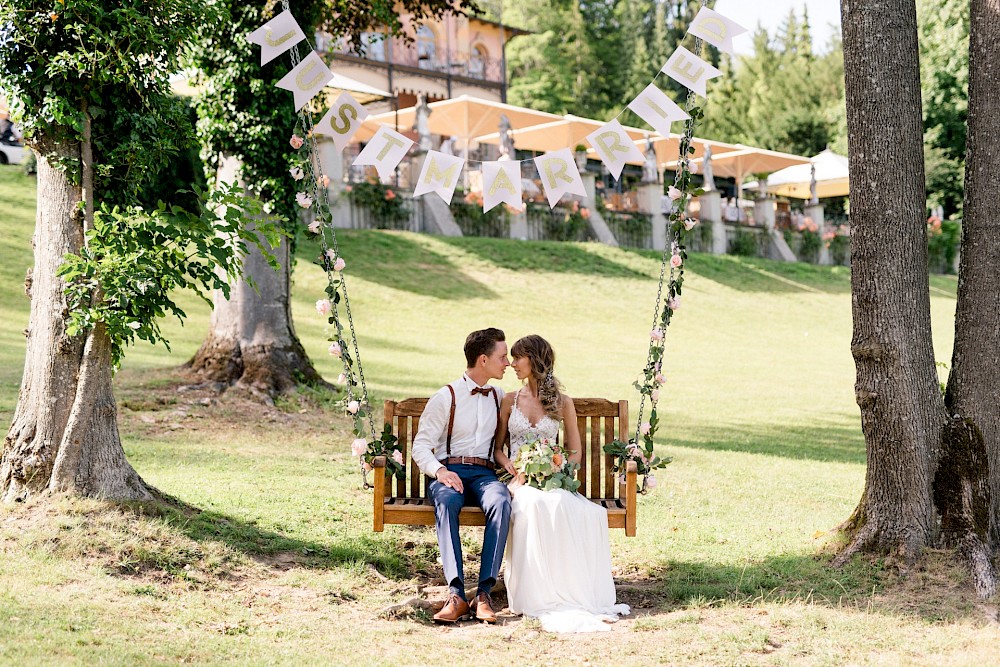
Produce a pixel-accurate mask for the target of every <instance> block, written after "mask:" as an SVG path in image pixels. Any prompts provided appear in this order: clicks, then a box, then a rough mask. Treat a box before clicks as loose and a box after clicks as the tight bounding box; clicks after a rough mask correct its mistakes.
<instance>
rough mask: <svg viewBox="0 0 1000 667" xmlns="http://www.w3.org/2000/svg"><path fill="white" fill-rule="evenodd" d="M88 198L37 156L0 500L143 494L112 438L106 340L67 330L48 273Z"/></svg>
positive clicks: (61, 299) (70, 242)
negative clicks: (19, 360) (24, 339)
mask: <svg viewBox="0 0 1000 667" xmlns="http://www.w3.org/2000/svg"><path fill="white" fill-rule="evenodd" d="M73 148H74V149H75V150H71V149H69V148H67V147H66V146H57V147H55V149H54V150H56V152H57V153H56V154H57V156H58V157H65V158H80V157H81V156H82V155H81V154H85V153H86V151H85V150H84V151H81V150H80V147H73ZM43 151H44V147H43ZM43 154H44V153H43ZM83 182H84V183H86V184H89V183H92V182H93V179H92V178H91V177H87V178H84V179H83ZM91 197H92V194H91V193H90V192H88V193H87V194H86V195H84V193H83V192H82V191H81V188H79V187H76V186H74V185H73V184H72V183H71V182H70V181H69V179H68V178H67V177H66V173H65V172H64V171H62V170H59V169H54V168H53V167H52V166H51V165H50V164H49V161H48V160H47V159H41V160H39V161H38V205H37V214H36V223H35V236H34V239H33V245H34V249H35V266H34V268H33V272H32V281H31V293H30V295H29V296H30V298H31V315H30V319H29V322H28V345H27V352H26V354H25V362H24V376H23V379H22V381H21V391H20V394H19V396H18V402H17V407H16V408H15V411H14V421H13V423H12V424H11V427H10V430H9V431H8V432H7V436H6V438H5V439H4V451H3V460H2V463H0V499H2V500H4V501H8V502H9V501H15V500H24V499H25V498H27V497H28V496H30V495H33V494H37V493H40V492H43V491H45V490H46V489H53V490H66V491H73V492H76V493H82V494H85V495H90V496H96V497H103V498H113V499H121V500H135V499H148V498H149V497H150V495H149V491H148V490H147V488H146V486H145V484H144V483H143V482H142V480H141V479H140V478H139V476H138V475H137V474H136V472H135V470H133V469H132V466H131V465H129V463H128V461H127V460H126V459H125V453H124V451H122V446H121V441H120V439H119V436H118V425H117V421H116V409H115V401H114V396H113V395H112V392H111V346H110V340H109V339H108V337H107V335H106V334H105V333H104V330H103V327H101V326H98V327H97V328H95V329H94V330H93V331H91V332H90V333H89V334H88V336H87V337H86V339H84V337H81V336H78V337H76V338H71V337H69V336H68V335H67V334H66V329H65V321H66V315H67V305H66V298H65V296H64V288H65V283H64V282H63V281H62V279H61V278H59V277H58V276H57V271H58V269H59V266H60V265H61V264H62V262H63V256H64V255H66V254H67V253H77V252H79V250H80V248H81V247H82V245H83V229H84V220H83V217H84V215H82V211H81V210H80V208H79V206H78V205H79V203H80V202H81V201H88V200H90V198H91Z"/></svg>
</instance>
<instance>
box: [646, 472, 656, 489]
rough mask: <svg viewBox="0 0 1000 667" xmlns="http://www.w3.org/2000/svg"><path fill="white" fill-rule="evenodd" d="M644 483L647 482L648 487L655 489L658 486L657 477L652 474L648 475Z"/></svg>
mask: <svg viewBox="0 0 1000 667" xmlns="http://www.w3.org/2000/svg"><path fill="white" fill-rule="evenodd" d="M643 484H645V486H646V488H647V489H655V488H656V478H655V477H653V476H652V475H646V479H645V481H644V482H643Z"/></svg>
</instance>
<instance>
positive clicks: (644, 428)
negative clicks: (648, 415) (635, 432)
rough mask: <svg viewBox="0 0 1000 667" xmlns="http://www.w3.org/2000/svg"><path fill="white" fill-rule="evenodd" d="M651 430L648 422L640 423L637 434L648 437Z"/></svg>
mask: <svg viewBox="0 0 1000 667" xmlns="http://www.w3.org/2000/svg"><path fill="white" fill-rule="evenodd" d="M651 428H652V426H650V424H649V422H642V424H640V425H639V433H642V434H643V435H649V430H650V429H651Z"/></svg>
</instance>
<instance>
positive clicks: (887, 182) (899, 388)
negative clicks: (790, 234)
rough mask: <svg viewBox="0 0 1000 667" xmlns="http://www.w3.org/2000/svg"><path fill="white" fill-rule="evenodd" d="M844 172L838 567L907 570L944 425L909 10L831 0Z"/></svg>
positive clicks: (925, 531)
mask: <svg viewBox="0 0 1000 667" xmlns="http://www.w3.org/2000/svg"><path fill="white" fill-rule="evenodd" d="M841 13H842V20H843V37H844V73H845V92H846V95H847V127H848V145H849V154H850V169H851V290H852V296H853V298H852V311H853V320H854V331H853V338H852V341H851V350H852V352H853V355H854V360H855V366H856V369H857V380H856V384H855V394H856V399H857V402H858V405H859V407H860V408H861V425H862V430H863V432H864V436H865V445H866V449H867V453H868V468H867V474H866V478H865V490H864V493H863V495H862V497H861V501H860V503H859V505H858V507H857V509H856V510H855V512H854V514H853V516H852V517H851V518H850V519H849V520H848V521H847V522H846V523H845V525H844V529H845V530H846V532H847V534H848V535H849V537H851V541H850V543H849V545H848V546H847V547H846V548H845V549H844V551H843V552H841V554H840V555H839V556H838V559H837V561H836V562H837V563H843V562H844V561H845V560H846V559H847V558H849V557H850V556H851V555H853V554H854V553H856V552H858V551H860V550H862V549H865V550H872V551H876V552H880V553H891V554H894V555H896V556H898V557H900V558H901V559H902V561H903V563H906V564H908V563H911V562H913V561H914V560H915V559H916V558H917V557H918V556H919V554H920V551H921V549H922V548H923V547H924V546H926V545H927V544H928V543H929V542H930V540H931V537H932V534H933V528H934V512H933V509H934V508H933V502H932V496H931V481H932V476H933V470H934V453H935V452H936V448H937V446H938V444H939V443H940V440H941V430H942V426H943V422H944V418H945V413H944V404H943V401H942V397H941V393H940V390H939V387H938V382H937V376H936V372H935V367H934V351H933V346H932V341H931V327H930V296H929V285H928V277H927V229H926V221H925V211H924V169H923V152H922V144H923V127H922V118H921V100H920V68H919V62H918V50H917V18H916V7H915V5H914V2H913V0H878V1H873V2H863V3H859V2H855V1H853V0H841Z"/></svg>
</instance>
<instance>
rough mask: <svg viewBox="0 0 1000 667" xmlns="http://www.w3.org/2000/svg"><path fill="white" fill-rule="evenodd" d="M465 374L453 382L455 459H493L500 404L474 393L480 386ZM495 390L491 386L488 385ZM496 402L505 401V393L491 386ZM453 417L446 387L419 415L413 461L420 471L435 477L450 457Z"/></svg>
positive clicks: (452, 443)
mask: <svg viewBox="0 0 1000 667" xmlns="http://www.w3.org/2000/svg"><path fill="white" fill-rule="evenodd" d="M478 386H479V385H477V384H476V383H475V382H473V381H472V380H471V379H469V376H468V375H464V374H463V375H462V377H461V378H460V379H458V380H455V381H454V382H452V383H451V387H452V389H454V390H455V423H454V425H453V427H452V431H451V455H452V456H478V457H480V458H484V459H492V458H493V451H492V449H493V448H492V443H493V436H494V435H496V430H497V403H495V402H494V401H493V396H491V395H489V394H485V395H484V394H473V393H472V390H473V389H475V388H476V387H478ZM485 386H486V387H492V385H485ZM492 389H493V391H494V392H496V400H497V402H499V401H502V400H503V393H504V392H503V390H502V389H500V388H499V387H492ZM450 414H451V392H449V391H448V387H447V386H444V387H441V388H440V389H438V391H437V392H436V393H435V394H434V395H433V396H431V397H430V400H428V401H427V405H426V407H424V412H423V414H421V415H420V428H419V429H418V430H417V435H416V437H414V438H413V460H414V461H416V462H417V465H418V466H419V467H420V471H421V472H422V473H424V474H425V475H428V476H430V477H434V476H435V475H437V471H438V470H440V469H441V468H442V467H444V466H442V465H441V463H440V461H442V460H443V459H445V458H447V456H448V453H447V449H446V441H447V439H448V418H449V416H450Z"/></svg>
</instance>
